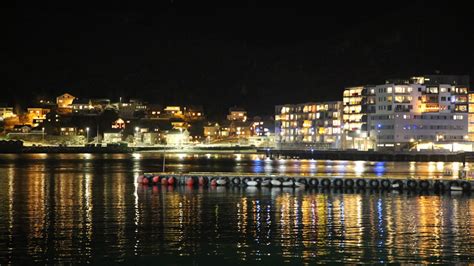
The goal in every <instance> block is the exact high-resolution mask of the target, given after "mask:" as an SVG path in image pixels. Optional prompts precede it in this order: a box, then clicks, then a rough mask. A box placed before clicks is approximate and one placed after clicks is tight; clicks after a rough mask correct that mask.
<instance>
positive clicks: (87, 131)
mask: <svg viewBox="0 0 474 266" xmlns="http://www.w3.org/2000/svg"><path fill="white" fill-rule="evenodd" d="M86 133H87V138H86V143H89V127H86Z"/></svg>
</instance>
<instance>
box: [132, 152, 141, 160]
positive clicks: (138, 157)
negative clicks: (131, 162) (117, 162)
mask: <svg viewBox="0 0 474 266" xmlns="http://www.w3.org/2000/svg"><path fill="white" fill-rule="evenodd" d="M132 157H133V159H140V158H141V157H142V155H141V154H140V153H136V152H134V153H132Z"/></svg>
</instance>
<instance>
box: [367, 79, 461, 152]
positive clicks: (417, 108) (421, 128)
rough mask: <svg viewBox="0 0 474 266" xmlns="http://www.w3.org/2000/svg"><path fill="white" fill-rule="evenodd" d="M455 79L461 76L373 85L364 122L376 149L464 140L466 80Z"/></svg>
mask: <svg viewBox="0 0 474 266" xmlns="http://www.w3.org/2000/svg"><path fill="white" fill-rule="evenodd" d="M436 78H438V79H436ZM459 80H461V81H462V80H465V79H464V78H463V76H461V78H458V77H457V76H443V77H439V76H425V77H413V78H410V79H408V80H389V81H387V82H386V84H382V85H377V86H375V87H374V96H375V104H374V105H373V106H374V107H375V112H374V113H372V114H370V115H369V121H368V125H369V127H370V128H369V136H370V137H372V138H373V140H374V141H375V142H376V148H377V150H385V149H390V150H410V149H413V148H414V147H417V149H420V147H421V148H422V149H426V148H427V147H428V148H431V149H435V148H436V147H435V145H438V147H439V148H443V147H442V146H443V144H449V145H451V147H452V146H453V145H452V144H453V143H456V142H465V141H467V140H468V88H467V85H468V82H467V84H462V83H465V82H459ZM440 82H443V83H440ZM460 83H461V84H460Z"/></svg>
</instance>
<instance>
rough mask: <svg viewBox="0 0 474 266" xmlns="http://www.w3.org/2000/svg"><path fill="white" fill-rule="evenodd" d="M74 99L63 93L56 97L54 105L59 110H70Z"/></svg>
mask: <svg viewBox="0 0 474 266" xmlns="http://www.w3.org/2000/svg"><path fill="white" fill-rule="evenodd" d="M74 99H76V97H74V96H72V95H71V94H69V93H64V94H63V95H60V96H58V97H56V104H57V105H58V107H59V108H72V103H73V102H74Z"/></svg>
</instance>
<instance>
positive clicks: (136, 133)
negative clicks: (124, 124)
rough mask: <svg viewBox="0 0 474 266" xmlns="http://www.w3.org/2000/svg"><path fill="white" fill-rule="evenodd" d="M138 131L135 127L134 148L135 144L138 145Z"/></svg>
mask: <svg viewBox="0 0 474 266" xmlns="http://www.w3.org/2000/svg"><path fill="white" fill-rule="evenodd" d="M139 130H140V128H139V127H135V146H137V143H138V141H137V139H138V131H139Z"/></svg>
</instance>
